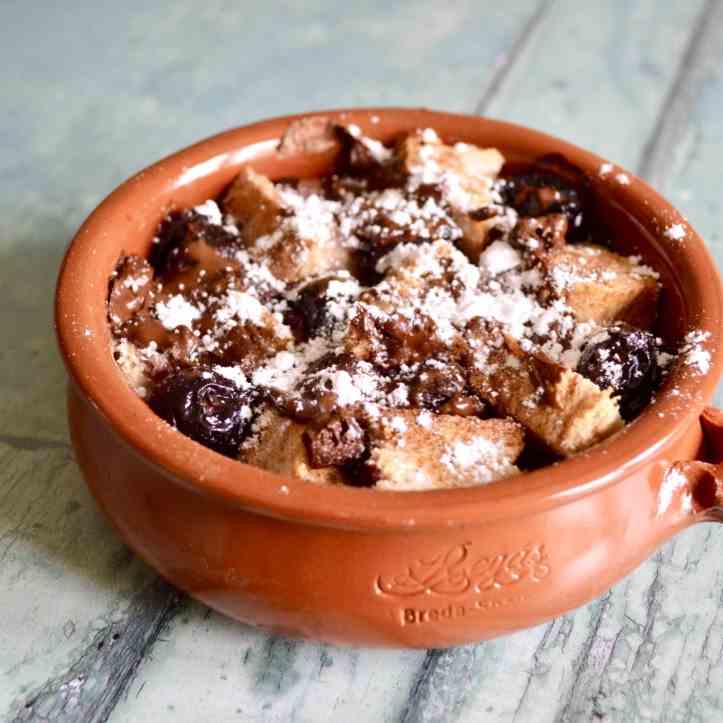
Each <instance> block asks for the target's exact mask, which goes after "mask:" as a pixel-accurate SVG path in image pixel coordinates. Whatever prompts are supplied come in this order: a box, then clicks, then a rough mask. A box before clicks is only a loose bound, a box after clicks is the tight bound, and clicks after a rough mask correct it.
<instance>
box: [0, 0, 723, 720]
mask: <svg viewBox="0 0 723 723" xmlns="http://www.w3.org/2000/svg"><path fill="white" fill-rule="evenodd" d="M710 4H712V5H714V6H715V8H714V9H715V14H714V15H712V16H711V17H710V18H708V19H707V20H706V21H705V22H699V24H698V26H697V27H698V28H700V29H701V30H700V34H699V37H698V40H700V43H699V44H696V45H695V46H693V45H691V46H690V48H691V50H690V52H688V53H687V54H686V50H685V48H686V42H687V41H688V39H689V38H690V37H691V32H694V28H695V27H696V26H695V23H696V19H697V18H700V17H701V15H700V11H701V9H702V8H703V7H704V6H703V3H702V2H700V1H699V2H694V3H685V4H683V3H675V4H674V3H669V4H665V5H662V4H660V3H654V2H651V1H650V0H647V1H645V2H640V3H636V4H635V6H634V7H633V8H630V7H629V4H627V3H622V2H620V3H618V2H616V3H607V4H601V3H600V4H598V3H586V4H585V5H584V6H582V7H581V4H580V3H572V2H571V1H568V0H565V1H562V0H560V1H558V2H552V3H550V4H549V5H548V4H547V3H542V4H537V3H536V2H513V3H507V4H505V5H504V7H498V6H499V4H498V3H497V4H492V3H490V4H489V7H487V6H485V7H481V6H480V4H479V3H472V2H471V0H468V1H467V2H462V3H455V4H454V5H449V4H448V5H444V6H439V4H436V3H432V2H425V3H422V4H419V3H417V4H412V3H404V4H397V5H394V6H390V5H389V4H388V3H386V4H385V3H382V2H377V3H374V4H366V5H365V7H364V8H363V9H359V8H353V9H350V8H349V7H348V6H347V5H345V4H343V3H331V2H315V3H298V4H296V3H285V4H283V5H282V4H281V3H267V4H266V5H265V6H263V7H261V6H260V4H256V5H254V6H253V7H250V6H246V7H244V8H242V9H238V8H235V7H234V6H231V5H229V4H222V3H220V2H206V3H204V5H203V7H201V8H199V7H198V6H197V5H195V6H194V4H192V3H190V2H186V1H184V2H180V3H176V4H173V5H171V4H170V3H169V4H168V7H159V6H158V4H151V5H148V4H145V3H140V1H139V0H135V1H134V2H129V3H124V4H117V3H115V4H107V5H106V6H102V5H100V4H98V5H97V6H89V7H84V8H82V10H80V9H79V10H78V12H76V13H73V14H70V13H67V12H65V10H64V9H63V8H62V7H56V6H55V4H50V3H48V4H41V3H32V4H30V5H27V4H26V5H23V6H22V7H20V6H19V5H16V6H15V7H12V8H11V7H10V6H9V5H8V6H7V7H8V8H10V9H11V10H12V11H13V15H12V17H10V16H8V17H7V18H5V17H3V20H6V19H7V22H2V23H0V58H6V59H7V62H4V63H0V80H2V83H3V87H4V88H6V89H7V94H8V95H9V96H12V97H14V98H17V103H16V104H14V105H13V107H12V108H11V109H10V118H11V122H10V123H8V124H7V127H5V126H2V127H0V132H2V137H3V140H4V141H5V143H4V146H3V155H2V157H0V179H2V180H3V181H4V184H3V187H4V194H3V196H2V198H0V258H1V260H2V262H3V263H2V264H0V281H1V282H2V288H3V291H4V292H5V297H4V301H5V300H6V304H4V307H3V310H2V311H1V312H0V324H2V327H3V330H7V333H6V336H7V337H8V338H9V339H10V343H9V344H8V346H7V349H6V351H5V352H4V353H3V355H0V370H1V371H2V375H0V398H1V399H2V400H3V405H4V406H3V409H4V411H6V414H4V415H2V417H0V433H2V434H5V437H4V444H5V445H6V447H8V448H9V447H12V451H9V450H6V454H7V455H8V457H7V459H8V460H9V461H7V463H4V464H3V465H2V468H3V478H2V488H1V489H0V494H7V495H8V497H7V499H6V500H3V501H2V502H0V546H1V547H0V555H1V554H3V552H2V551H3V550H4V551H5V560H4V561H2V562H0V607H2V609H3V611H6V610H10V611H11V614H10V616H9V617H8V618H7V619H6V620H4V621H2V622H0V670H1V671H2V674H3V678H2V680H3V683H2V685H0V711H4V710H7V711H9V712H12V713H11V715H13V716H14V715H16V714H22V715H25V716H33V715H40V714H41V713H43V711H45V710H49V711H52V712H53V713H57V712H59V711H62V712H63V714H64V715H65V717H66V719H71V720H72V719H77V717H76V718H73V717H72V714H74V713H75V714H77V712H78V711H83V712H84V713H86V714H87V716H91V715H92V716H95V717H94V718H90V719H92V720H103V719H105V717H107V715H108V714H109V713H110V711H111V709H112V707H113V703H114V701H115V700H116V698H117V696H119V695H120V696H121V700H120V703H119V705H118V706H117V707H116V708H115V712H114V713H112V719H113V720H128V721H130V720H133V721H136V720H162V719H166V718H170V717H173V719H174V720H194V719H197V714H198V711H199V710H204V711H208V712H209V716H210V717H212V718H213V719H215V720H227V719H233V718H240V719H244V720H258V721H261V720H263V721H266V720H270V721H274V720H297V721H320V720H339V721H347V720H350V719H354V720H359V721H362V720H374V721H377V720H400V719H403V720H407V721H416V720H462V721H466V720H469V721H473V720H474V721H476V720H479V719H480V718H481V717H484V719H485V720H492V721H494V720H500V721H502V720H504V721H508V720H515V719H516V720H520V721H525V720H555V719H558V720H573V721H576V720H586V719H589V718H590V717H591V716H604V717H605V718H606V719H610V720H644V719H651V720H655V719H659V718H661V717H662V716H663V711H666V710H667V713H666V715H667V718H665V719H666V720H705V721H707V720H715V719H717V718H719V717H721V715H723V713H721V711H723V699H722V696H723V693H722V692H721V690H722V686H721V684H720V679H721V672H723V671H722V670H721V666H722V663H721V659H722V651H723V613H721V599H720V589H721V583H723V570H721V569H720V567H719V563H718V562H717V561H723V555H722V554H721V553H722V552H723V549H722V546H721V544H719V543H718V542H717V540H719V539H720V536H719V535H717V534H716V532H717V531H716V530H713V529H711V530H695V531H691V532H689V533H686V534H685V535H684V536H682V537H681V538H680V539H679V540H678V541H677V542H676V543H675V545H671V546H669V547H667V548H666V549H665V550H664V551H663V552H662V554H661V555H660V556H659V557H658V558H657V559H654V560H652V561H649V562H648V563H646V564H645V565H644V566H643V568H641V570H639V571H638V572H637V573H636V574H635V575H633V576H631V578H629V579H628V580H626V581H625V582H623V583H622V584H621V585H619V586H617V587H616V588H615V590H613V592H612V593H611V594H610V595H609V596H607V597H605V598H603V599H602V600H599V601H597V602H595V603H593V604H592V605H590V606H587V607H586V608H584V609H583V610H580V611H578V612H577V613H575V614H573V615H569V616H566V617H564V618H561V619H560V620H557V621H555V622H554V623H551V624H550V625H548V626H543V627H541V628H537V629H535V630H532V631H526V632H524V633H520V634H518V635H515V636H511V637H510V638H506V639H503V640H499V641H492V642H490V643H487V644H483V645H480V646H469V647H466V648H462V649H460V650H457V651H431V652H430V653H429V654H427V655H426V656H425V655H424V654H423V653H414V652H411V653H394V652H391V653H384V652H378V651H363V650H362V651H359V650H356V651H349V650H337V649H333V648H327V647H325V646H316V645H313V644H305V643H290V642H288V641H285V640H283V639H279V638H269V637H267V636H265V635H263V634H261V633H260V632H258V631H253V630H250V629H247V628H244V627H242V626H237V625H235V624H233V623H231V622H229V621H226V620H224V619H223V618H221V617H220V616H217V615H215V614H209V613H207V612H206V611H205V609H204V608H203V607H202V606H200V605H195V604H192V605H190V607H189V608H188V610H185V611H184V612H183V613H182V614H181V615H177V616H176V617H175V619H173V620H168V618H169V617H170V616H171V615H172V613H173V611H174V610H175V607H174V606H173V601H174V597H173V593H172V592H171V591H168V590H167V589H165V588H163V587H162V586H161V587H159V588H156V587H154V586H153V582H152V581H153V576H152V575H151V573H150V572H149V571H148V570H147V569H145V568H144V567H143V566H142V565H141V564H140V563H138V562H136V561H131V558H129V557H128V556H127V555H126V553H124V552H123V547H122V545H120V544H119V543H118V541H117V539H116V538H115V537H114V535H113V534H112V533H110V531H109V530H108V529H107V528H106V527H105V525H104V524H103V523H102V522H101V521H100V520H99V518H98V516H97V514H96V513H95V511H94V509H93V507H92V504H91V503H90V500H89V499H88V497H87V493H86V492H85V489H84V487H83V486H82V484H81V483H80V481H79V479H78V476H77V473H76V472H75V471H74V469H73V467H72V466H71V465H70V464H69V462H68V460H67V451H66V447H65V441H64V440H65V434H64V421H63V418H64V413H63V411H62V371H61V370H60V367H59V365H58V363H57V361H56V359H55V356H54V354H53V351H52V349H53V340H52V337H51V336H50V334H49V333H48V328H49V327H48V325H49V313H48V309H49V301H50V295H51V293H50V285H51V284H50V282H49V279H51V278H52V276H53V275H54V270H55V267H56V265H57V262H58V259H59V254H60V250H61V246H62V244H63V243H64V241H65V240H66V239H67V237H68V235H69V234H70V232H71V230H72V228H73V227H74V226H75V225H77V223H78V222H79V221H80V220H81V218H82V217H83V215H85V213H86V212H87V211H88V210H89V208H90V207H91V206H92V205H93V204H94V203H95V202H96V201H97V200H98V199H99V197H100V196H101V195H102V194H103V192H104V191H106V190H108V189H110V188H111V187H112V185H114V184H115V183H116V182H117V181H118V180H120V178H122V177H124V176H126V175H128V173H129V172H130V171H131V170H132V169H134V168H137V167H139V166H141V165H144V164H145V163H146V162H147V160H148V158H149V157H150V156H154V157H155V156H159V155H162V154H163V153H166V152H168V151H170V150H172V149H173V148H175V147H178V146H179V145H182V144H184V143H187V142H190V141H192V140H194V139H195V138H197V137H199V136H201V135H205V134H208V133H211V132H213V131H214V130H216V129H218V128H219V127H221V126H230V125H235V124H237V123H239V122H243V121H244V120H250V119H253V118H258V117H262V116H266V115H271V114H276V113H281V112H290V111H294V110H303V109H310V108H313V107H318V106H331V105H339V104H352V103H378V102H390V103H392V102H393V103H410V104H427V105H433V106H438V107H447V108H450V109H453V110H456V109H460V110H461V109H465V108H467V109H469V108H472V107H473V106H474V100H475V99H477V100H478V101H479V103H480V104H481V106H480V109H481V110H484V112H489V113H491V114H493V115H502V116H504V117H508V118H511V119H514V120H518V121H521V122H525V123H528V124H531V125H537V126H539V127H541V128H543V129H545V130H547V131H550V132H553V133H557V134H559V135H563V136H565V137H568V138H571V139H573V140H576V141H577V142H579V143H581V144H582V145H587V146H589V147H592V148H594V149H595V150H598V151H599V152H600V153H602V154H603V155H607V156H609V157H612V158H614V159H615V160H618V161H620V162H621V163H623V164H626V165H630V166H639V165H640V163H641V158H643V157H644V155H645V152H646V151H645V142H644V140H645V138H646V136H647V137H657V136H658V135H659V136H660V137H661V139H663V140H661V141H659V142H658V146H657V150H656V148H654V152H652V153H649V155H650V158H651V160H650V161H646V162H645V163H647V164H648V165H647V166H645V165H644V166H643V167H644V170H645V171H646V172H647V173H648V174H649V175H650V176H651V177H652V178H654V179H655V181H656V183H657V184H658V185H659V186H661V187H662V189H663V190H664V191H666V192H668V193H669V194H671V195H672V196H673V198H675V199H677V200H679V202H680V203H681V205H682V206H683V207H684V208H685V209H686V210H687V211H688V213H689V216H690V218H691V221H692V222H693V223H694V224H695V225H696V226H698V227H699V228H700V230H701V231H703V233H704V234H706V235H707V238H709V239H711V242H712V244H713V248H714V251H715V252H716V254H717V255H718V259H719V260H723V250H721V248H720V241H721V238H720V231H719V228H720V224H721V220H723V219H721V206H720V200H719V199H720V198H721V196H722V194H721V191H722V190H723V189H722V188H721V185H723V182H722V181H721V178H720V175H719V169H720V167H721V165H722V164H721V161H723V158H721V153H722V151H721V149H720V147H719V142H720V137H721V121H720V118H721V117H722V116H721V108H720V103H721V101H720V98H721V97H722V96H723V94H722V93H721V88H720V77H719V73H720V68H721V67H723V65H722V64H723V54H722V53H721V47H720V40H719V39H718V38H717V37H716V34H717V35H718V36H720V27H721V21H720V14H721V12H720V6H719V5H717V4H716V3H710ZM6 12H8V10H0V14H3V13H6ZM251 17H253V22H251V21H250V20H249V18H251ZM44 28H52V29H53V31H54V32H53V33H50V32H47V33H45V34H44V36H45V37H47V38H48V39H49V40H48V44H47V45H46V47H45V48H44V52H43V53H42V54H38V53H37V43H34V42H33V39H34V38H37V37H38V34H39V33H43V29H44ZM149 29H150V30H149ZM491 29H494V32H492V30H491ZM79 33H82V35H79ZM179 38H182V42H179ZM81 41H82V42H81ZM699 46H700V47H699ZM129 53H130V55H132V56H133V62H132V64H130V65H129V64H128V62H127V59H128V57H129ZM505 55H508V56H510V57H509V58H508V59H507V60H505V58H504V56H505ZM49 57H52V58H53V62H52V63H50V62H48V58H49ZM684 58H687V60H683V59H684ZM681 61H682V62H683V65H684V67H683V69H682V71H681V72H680V74H678V75H676V74H677V73H678V70H677V69H678V68H680V64H681ZM18 67H22V68H23V72H22V73H18V72H17V71H16V70H14V69H17V68H18ZM230 68H231V69H233V72H229V69H230ZM79 69H82V72H81V71H80V70H79ZM390 69H392V70H390ZM676 87H677V88H679V89H680V90H679V91H678V90H676V91H675V93H673V91H672V90H670V92H668V90H667V89H671V88H676ZM59 88H62V89H63V90H62V94H61V92H60V91H59V90H58V89H59ZM109 88H110V89H112V91H113V92H112V93H109V92H108V89H109ZM681 97H684V98H685V102H683V101H680V100H676V99H678V98H681ZM48 107H50V108H51V109H52V123H49V122H48V112H47V109H48ZM669 117H670V118H675V119H676V120H675V121H674V122H673V121H670V120H665V119H667V118H669ZM658 118H663V120H662V121H661V122H660V123H658V125H657V130H656V131H655V132H654V129H655V128H656V119H658ZM181 119H182V122H181ZM668 150H669V151H670V153H668V152H667V151H668ZM658 159H659V160H658ZM664 159H665V163H666V164H667V165H664ZM28 167H30V168H31V172H30V174H29V176H28V174H27V168H28ZM656 169H658V170H657V173H658V176H656V175H655V174H656ZM26 177H28V178H29V182H28V183H26V184H18V183H17V179H18V178H26ZM693 189H694V190H695V192H694V193H693ZM39 279H46V280H47V281H46V282H45V283H42V284H40V283H38V280H39ZM18 320H21V321H20V323H18ZM16 328H17V329H18V331H20V332H21V333H18V332H16V331H15V329H16ZM19 359H22V363H20V364H19V363H18V360H19ZM7 500H9V502H10V503H7ZM73 502H75V503H77V504H79V505H80V507H78V508H75V505H74V504H73ZM123 561H124V564H120V562H123ZM149 585H150V586H151V587H148V586H149ZM61 586H62V590H63V593H64V594H63V595H62V596H58V595H57V591H58V590H59V589H61ZM144 590H145V591H146V592H143V591H144ZM691 599H694V600H695V601H696V605H695V608H694V609H693V610H689V609H688V602H689V600H691ZM27 600H32V601H33V603H32V604H31V605H28V604H27ZM186 620H187V622H185V621H186ZM37 621H42V623H43V624H42V625H41V627H40V629H39V630H37V631H35V632H31V633H30V634H28V631H31V630H32V629H33V626H34V625H36V624H37ZM166 622H168V623H169V625H168V633H167V635H168V636H169V642H167V643H166V642H164V643H163V644H158V645H156V646H155V647H153V648H152V656H151V658H152V659H149V658H148V656H146V658H145V660H144V661H143V662H142V663H141V665H140V667H138V668H136V666H137V664H138V662H139V660H140V657H141V653H142V652H148V651H150V650H151V646H152V641H153V638H154V636H156V635H157V634H158V631H159V630H160V627H161V626H162V625H163V624H165V623H166ZM118 625H120V626H121V628H124V629H125V630H127V631H128V635H125V633H124V635H123V637H122V638H121V639H125V640H128V641H131V644H129V645H128V655H126V654H125V653H123V654H120V653H119V654H118V655H119V657H112V656H111V655H110V653H109V655H108V657H106V655H105V653H104V652H103V651H104V649H105V648H102V649H101V650H100V651H98V650H97V646H98V644H99V643H100V642H102V641H104V640H106V639H107V637H108V635H110V636H111V639H112V635H113V634H114V631H116V630H118V629H120V628H118V627H117V626H118ZM114 626H116V627H114ZM124 626H125V627H124ZM94 646H95V648H94ZM94 650H95V653H94V652H93V651H94ZM117 650H121V649H120V648H117ZM133 651H135V657H134V655H133V654H131V653H132V652H133ZM96 653H97V655H96ZM114 661H115V662H116V663H118V668H119V670H120V674H119V675H118V676H117V678H114V679H113V682H112V685H111V686H110V688H109V689H108V690H106V689H104V688H103V686H102V682H103V681H108V680H110V678H109V677H108V672H109V671H110V670H111V669H112V664H113V662H114ZM109 665H110V667H109ZM85 671H89V673H90V674H89V676H88V677H87V678H86V677H84V678H83V679H82V681H81V684H78V683H77V679H78V676H79V675H81V674H82V675H83V676H85V675H86V672H85ZM134 675H135V677H134ZM73 681H76V682H75V683H74V682H73ZM178 681H183V685H178ZM63 685H65V686H66V687H65V688H64V689H62V686H63ZM61 689H62V690H61ZM76 689H77V690H79V691H80V696H81V697H80V699H79V701H78V705H77V706H76V707H75V708H70V707H68V705H67V701H68V699H69V696H70V694H71V692H72V691H75V690H76ZM124 691H125V693H124ZM63 694H65V696H66V697H65V698H63ZM33 701H34V704H33V706H32V707H31V708H29V709H24V708H23V706H24V705H25V704H27V703H28V702H33ZM63 706H65V708H63ZM169 706H174V708H173V709H172V710H171V709H170V708H169ZM30 719H31V720H32V717H31V718H30ZM21 720H22V718H21Z"/></svg>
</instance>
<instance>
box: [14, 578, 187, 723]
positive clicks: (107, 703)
mask: <svg viewBox="0 0 723 723" xmlns="http://www.w3.org/2000/svg"><path fill="white" fill-rule="evenodd" d="M181 600H182V598H181V595H180V594H179V593H178V591H177V590H175V589H174V588H173V587H171V586H170V585H169V584H168V583H166V582H164V581H163V580H161V579H160V578H159V579H158V580H156V581H155V582H154V583H152V584H150V585H148V586H147V587H146V588H144V589H143V590H142V591H141V592H139V593H137V594H136V595H134V596H133V598H132V599H131V602H130V604H129V605H128V607H127V609H126V612H125V615H124V616H123V618H122V619H121V620H119V621H115V622H112V623H109V624H108V625H106V626H105V627H104V628H102V629H101V630H99V631H98V632H96V633H95V634H94V635H93V637H92V638H91V640H90V642H89V643H88V645H87V646H86V647H85V649H83V650H82V652H81V653H80V655H79V656H78V657H77V659H76V660H75V661H74V662H73V663H72V664H71V665H70V666H69V667H68V668H67V669H66V670H65V671H64V672H62V673H60V675H57V676H55V677H53V678H51V679H49V680H47V681H46V682H45V683H43V684H42V685H40V686H38V687H37V688H36V689H35V690H33V691H31V692H30V693H27V694H26V695H25V696H23V698H22V699H18V700H16V701H15V702H14V703H13V704H12V705H11V707H10V710H9V711H8V713H7V716H6V717H5V718H4V720H8V721H12V723H40V722H41V721H43V722H44V721H48V720H52V721H54V722H57V723H63V722H64V721H68V723H70V721H78V720H82V721H84V722H86V723H104V722H105V721H107V720H108V718H109V716H110V714H111V712H112V710H113V708H114V707H115V706H116V703H117V702H118V700H119V699H120V697H121V696H122V695H123V694H124V693H125V692H126V690H128V687H129V685H130V683H131V682H132V681H133V678H134V676H135V674H136V671H137V669H138V666H139V665H140V663H141V661H142V660H143V659H144V657H146V656H147V655H148V654H149V652H150V650H151V648H152V647H153V644H154V643H155V642H156V639H157V638H158V636H159V635H160V633H161V632H162V631H163V630H164V629H165V628H166V626H167V625H168V624H169V623H170V622H171V620H173V618H174V617H175V616H176V614H177V613H178V611H179V609H180V606H181Z"/></svg>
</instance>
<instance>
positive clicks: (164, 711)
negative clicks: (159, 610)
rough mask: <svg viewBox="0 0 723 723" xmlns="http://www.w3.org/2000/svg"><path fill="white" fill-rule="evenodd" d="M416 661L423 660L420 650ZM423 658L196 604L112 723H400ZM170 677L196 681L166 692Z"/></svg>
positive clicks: (177, 622) (156, 650)
mask: <svg viewBox="0 0 723 723" xmlns="http://www.w3.org/2000/svg"><path fill="white" fill-rule="evenodd" d="M422 657H423V654H422ZM419 660H420V653H419V652H416V651H408V652H399V651H380V650H364V649H341V648H335V647H333V646H325V645H317V644H315V643H305V642H298V641H292V640H288V639H285V638H280V637H270V636H268V635H266V634H264V633H262V632H261V631H259V630H255V629H253V628H249V627H246V626H243V625H239V624H237V623H234V622H233V621H231V620H228V619H226V618H224V617H222V616H220V615H217V614H216V613H212V612H211V611H210V610H208V609H207V608H205V607H204V606H202V605H200V604H196V603H193V604H191V606H190V607H189V608H188V609H187V610H186V611H184V612H183V613H182V614H181V615H179V616H177V617H176V619H175V621H174V622H173V624H172V625H171V627H170V629H169V632H168V642H166V643H164V644H163V645H159V646H157V647H156V648H154V650H153V657H152V659H149V660H146V661H144V663H143V665H142V666H141V668H140V669H139V671H138V675H137V677H136V679H135V680H134V681H133V684H132V685H131V687H130V688H129V690H128V693H127V696H126V698H125V699H124V700H123V701H120V702H119V704H118V706H117V708H116V709H115V711H114V712H113V715H112V716H111V720H112V721H113V722H114V723H118V722H122V721H128V722H129V723H130V722H131V721H133V722H135V721H139V720H148V721H156V720H163V719H166V718H173V720H193V719H194V715H196V714H197V713H198V711H199V710H202V711H203V712H204V716H205V717H207V719H208V720H214V721H225V720H243V721H249V723H261V722H266V721H284V723H286V722H292V721H293V722H294V723H302V722H304V723H316V721H326V720H336V721H350V720H369V721H378V722H379V723H384V722H386V721H389V722H390V723H391V721H396V720H398V715H399V714H398V711H399V710H400V709H401V706H402V705H403V704H404V700H405V698H406V695H407V691H408V689H409V687H410V685H411V677H412V676H413V675H414V673H415V671H416V668H417V665H418V661H419ZM169 680H176V681H178V680H183V681H195V682H194V683H190V684H189V685H183V686H171V685H169V684H168V681H169Z"/></svg>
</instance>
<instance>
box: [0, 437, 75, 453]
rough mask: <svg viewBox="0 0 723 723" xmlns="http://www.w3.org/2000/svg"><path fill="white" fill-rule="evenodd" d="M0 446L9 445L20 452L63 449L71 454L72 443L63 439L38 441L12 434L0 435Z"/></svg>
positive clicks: (33, 438)
mask: <svg viewBox="0 0 723 723" xmlns="http://www.w3.org/2000/svg"><path fill="white" fill-rule="evenodd" d="M0 444H4V445H7V446H8V447H12V448H13V449H16V450H19V451H31V452H35V451H37V450H46V449H63V450H65V451H67V452H68V453H70V452H71V449H72V448H71V446H70V443H69V442H67V441H65V440H63V439H37V438H35V437H18V436H15V435H12V434H0Z"/></svg>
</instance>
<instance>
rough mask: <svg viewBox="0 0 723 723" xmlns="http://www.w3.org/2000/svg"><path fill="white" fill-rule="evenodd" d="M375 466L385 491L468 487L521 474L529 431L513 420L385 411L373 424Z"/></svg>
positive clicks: (407, 411) (371, 433) (378, 485)
mask: <svg viewBox="0 0 723 723" xmlns="http://www.w3.org/2000/svg"><path fill="white" fill-rule="evenodd" d="M370 437H371V457H370V461H369V464H370V465H371V467H372V468H373V469H374V470H375V473H376V475H377V476H378V477H379V480H378V482H377V483H376V486H377V488H378V489H383V490H425V489H445V488H450V487H467V486H471V485H477V484H483V483H485V482H492V481H495V480H498V479H503V478H505V477H510V476H512V475H514V474H517V473H518V472H519V470H518V468H517V467H516V466H515V465H514V462H515V460H516V459H517V457H518V456H519V455H520V453H521V452H522V448H523V447H524V431H523V429H522V427H521V426H520V425H519V424H517V423H516V422H514V421H512V420H509V419H486V420H482V419H478V418H477V417H458V416H452V415H445V414H440V415H437V414H430V413H429V412H427V413H425V412H420V411H419V410H399V411H388V412H385V413H384V414H383V415H382V416H381V417H380V418H379V419H378V420H376V421H375V422H374V424H373V427H372V431H371V432H370Z"/></svg>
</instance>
